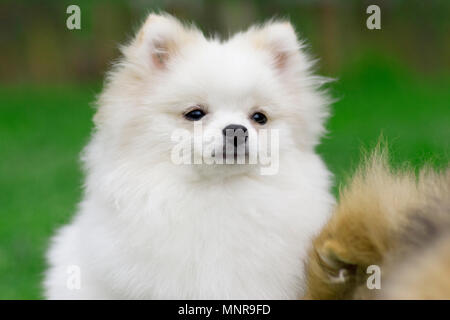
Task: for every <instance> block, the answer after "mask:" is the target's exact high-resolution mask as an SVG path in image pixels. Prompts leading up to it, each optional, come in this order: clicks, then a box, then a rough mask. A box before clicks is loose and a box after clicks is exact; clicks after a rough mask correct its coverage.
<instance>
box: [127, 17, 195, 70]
mask: <svg viewBox="0 0 450 320" xmlns="http://www.w3.org/2000/svg"><path fill="white" fill-rule="evenodd" d="M201 36H202V35H201V33H200V32H199V31H198V30H196V29H194V28H189V27H186V26H184V25H183V24H181V23H180V22H179V21H178V20H177V19H175V18H174V17H172V16H170V15H168V14H164V15H158V14H154V13H152V14H150V15H149V16H148V17H147V19H146V21H145V23H144V25H143V26H142V27H141V29H140V30H139V32H138V34H137V36H136V38H135V40H134V45H133V46H135V47H137V48H138V50H139V51H140V52H141V53H143V54H144V55H147V58H148V59H147V61H148V62H149V65H150V67H152V68H156V69H165V68H167V65H168V63H169V62H170V60H171V59H172V58H173V57H174V56H175V55H177V54H179V53H181V52H182V48H183V46H184V45H186V44H187V43H189V42H192V41H195V40H196V39H198V38H199V37H201Z"/></svg>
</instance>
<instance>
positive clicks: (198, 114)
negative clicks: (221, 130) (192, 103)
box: [184, 109, 206, 121]
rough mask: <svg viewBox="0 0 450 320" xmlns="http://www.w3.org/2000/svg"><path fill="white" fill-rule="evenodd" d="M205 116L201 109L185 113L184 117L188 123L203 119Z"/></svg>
mask: <svg viewBox="0 0 450 320" xmlns="http://www.w3.org/2000/svg"><path fill="white" fill-rule="evenodd" d="M205 115H206V113H205V112H204V111H203V110H202V109H194V110H192V111H189V112H188V113H186V114H185V115H184V117H185V118H186V119H188V120H190V121H197V120H200V119H201V118H203V117H204V116H205Z"/></svg>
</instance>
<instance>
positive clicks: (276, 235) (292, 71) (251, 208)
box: [45, 14, 334, 299]
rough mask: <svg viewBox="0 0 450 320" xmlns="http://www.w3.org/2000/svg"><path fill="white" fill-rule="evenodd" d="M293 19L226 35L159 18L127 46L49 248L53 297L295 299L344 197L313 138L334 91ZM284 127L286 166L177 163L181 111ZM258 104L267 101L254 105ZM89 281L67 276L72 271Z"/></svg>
mask: <svg viewBox="0 0 450 320" xmlns="http://www.w3.org/2000/svg"><path fill="white" fill-rule="evenodd" d="M310 67H311V62H310V61H309V59H308V58H307V56H306V55H305V53H304V52H302V46H301V45H300V44H299V42H298V40H297V37H296V34H295V31H294V30H293V28H292V26H291V25H290V24H289V23H287V22H270V23H267V24H265V25H263V26H261V27H254V28H251V29H249V30H248V31H246V32H243V33H238V34H236V35H235V36H233V37H232V38H231V39H229V40H227V41H225V42H222V41H220V40H218V39H207V38H205V37H204V36H203V35H202V33H200V32H199V31H198V30H196V29H195V28H194V27H187V26H183V25H182V24H181V23H179V22H178V21H177V20H176V19H174V18H172V17H170V16H167V15H155V14H151V15H150V16H149V17H148V19H147V20H146V22H145V24H144V25H143V27H142V28H141V30H140V31H139V33H138V34H137V36H136V37H135V38H134V39H133V40H132V41H131V42H130V43H129V44H128V45H127V46H125V47H124V48H123V58H122V59H121V60H120V61H119V62H118V63H117V64H116V65H115V67H114V68H113V70H112V71H111V72H110V73H109V76H108V80H107V82H106V86H105V88H104V90H103V93H102V94H101V96H100V98H99V101H98V107H99V108H98V112H97V114H96V116H95V118H94V120H95V131H94V133H93V136H92V139H91V141H90V143H89V145H88V146H87V147H86V149H85V152H84V156H83V161H84V165H85V170H86V183H85V193H84V198H83V200H82V202H81V204H80V206H79V210H78V212H77V214H76V216H75V217H74V219H73V221H72V222H71V223H70V224H69V225H67V226H65V227H63V228H61V229H60V230H59V231H58V233H57V234H56V236H55V237H54V238H53V241H52V245H51V247H50V250H49V252H48V262H49V269H48V270H47V272H46V277H45V295H46V297H47V298H50V299H120V298H125V299H140V298H144V299H171V298H176V299H222V298H223V299H229V298H232V299H266V298H268V299H294V298H298V297H300V296H301V295H302V294H303V291H304V275H303V272H304V266H303V263H304V260H305V258H306V255H307V250H308V247H309V245H310V242H311V238H312V236H313V235H315V233H316V232H317V231H318V230H319V229H320V228H321V226H322V225H323V224H324V223H325V221H326V220H327V218H328V216H329V212H330V208H331V206H332V204H333V202H334V199H333V197H332V196H331V194H330V192H329V187H330V174H329V172H328V170H327V169H326V167H325V166H324V164H323V162H322V161H321V159H320V158H319V157H318V156H317V155H316V154H315V152H314V147H315V145H316V144H317V143H318V141H319V138H320V135H321V134H322V132H323V121H324V119H325V118H326V116H327V105H328V100H327V99H326V97H325V96H324V94H323V93H321V92H320V91H319V87H320V85H321V82H322V78H320V77H316V76H313V75H312V74H311V72H310ZM197 104H201V105H203V106H206V107H207V109H208V114H207V116H206V117H205V118H204V119H203V126H204V129H205V130H213V129H220V130H221V129H222V128H223V127H225V126H226V125H228V124H230V123H238V124H242V125H245V126H246V127H247V128H248V129H249V130H253V131H256V130H257V129H258V126H259V125H258V124H254V123H252V122H251V120H250V119H249V114H250V113H251V112H252V111H253V110H256V109H258V110H264V111H265V112H266V114H267V115H268V118H269V121H268V122H267V124H266V125H264V128H267V129H278V130H279V132H280V165H279V172H278V173H277V174H276V175H261V174H260V171H259V170H258V167H259V165H175V164H174V163H173V162H172V161H171V159H170V152H171V149H172V148H173V145H174V142H172V141H171V139H170V137H171V134H172V132H173V131H174V130H175V129H177V128H186V129H188V130H192V128H193V126H192V122H190V121H187V120H186V119H184V118H183V116H182V115H183V112H184V111H185V110H186V109H188V108H189V107H190V106H192V105H197ZM255 108H256V109H255ZM72 265H76V266H79V267H80V270H81V288H80V289H79V290H76V289H75V290H71V289H69V288H68V286H67V282H68V278H69V277H70V274H69V273H68V267H69V266H72Z"/></svg>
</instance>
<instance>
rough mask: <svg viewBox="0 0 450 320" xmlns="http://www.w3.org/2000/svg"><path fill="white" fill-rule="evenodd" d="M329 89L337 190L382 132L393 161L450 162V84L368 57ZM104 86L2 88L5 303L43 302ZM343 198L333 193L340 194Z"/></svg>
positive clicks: (1, 270) (1, 283)
mask: <svg viewBox="0 0 450 320" xmlns="http://www.w3.org/2000/svg"><path fill="white" fill-rule="evenodd" d="M345 70H346V71H345V73H344V74H342V75H341V77H340V79H338V81H337V82H335V83H333V84H331V85H330V90H331V92H332V93H333V96H334V97H336V98H338V99H339V100H338V101H337V102H336V103H335V104H334V106H333V116H332V118H331V119H330V121H329V123H328V129H329V133H328V134H327V136H326V137H325V138H324V139H323V143H322V144H321V146H320V147H319V152H320V153H321V154H322V155H323V157H324V159H325V160H326V162H327V164H328V166H329V168H330V169H331V170H332V172H333V173H334V174H335V177H336V185H338V184H339V183H340V182H341V181H342V178H343V177H344V176H346V175H347V174H348V173H349V172H350V171H351V168H353V167H355V166H356V165H357V163H358V160H359V158H360V150H361V148H362V147H366V148H370V147H372V146H374V145H375V144H376V143H377V141H378V138H379V136H380V134H381V133H382V134H383V136H384V137H385V138H386V139H387V140H388V141H389V144H390V148H391V155H392V160H393V162H394V163H397V164H398V163H403V162H405V161H406V162H409V163H410V164H412V165H414V166H416V167H417V166H420V165H422V164H423V163H424V162H431V163H433V164H434V165H435V166H444V165H446V164H447V163H448V161H449V155H448V150H449V149H448V146H449V145H448V141H449V137H450V132H449V123H450V111H449V107H450V105H449V104H450V90H449V88H450V79H448V78H443V77H440V78H434V79H433V80H430V79H428V80H424V79H423V77H421V76H418V75H415V74H413V73H412V72H411V71H406V69H403V68H402V67H401V66H400V65H398V64H396V63H395V62H393V61H388V60H380V59H376V58H365V60H364V61H359V62H357V63H354V64H353V65H352V66H349V67H348V68H345ZM100 88H101V86H100V85H98V84H96V85H92V86H88V85H83V86H79V85H72V86H69V85H64V86H62V85H61V86H43V85H39V86H20V87H17V86H15V87H2V88H0V155H1V161H0V215H1V223H0V299H37V298H42V290H41V281H42V275H43V271H44V268H45V261H44V253H45V249H46V246H47V245H48V240H49V237H50V236H51V234H52V233H53V232H54V230H55V229H56V227H58V226H60V225H62V224H64V223H65V222H67V221H68V220H69V219H70V217H71V216H72V214H73V213H74V211H75V210H76V205H77V202H78V201H79V199H80V195H81V186H82V175H81V171H80V166H79V160H78V158H79V153H80V151H81V149H82V148H83V146H84V145H85V143H86V142H87V141H88V138H89V134H90V130H91V127H92V121H91V118H92V115H93V108H92V107H91V105H92V102H93V101H94V99H95V95H96V93H98V92H99V90H100ZM335 191H336V188H335Z"/></svg>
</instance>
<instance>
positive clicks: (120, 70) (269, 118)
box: [95, 14, 328, 172]
mask: <svg viewBox="0 0 450 320" xmlns="http://www.w3.org/2000/svg"><path fill="white" fill-rule="evenodd" d="M122 51H123V54H124V57H123V59H122V60H120V61H119V62H118V63H117V64H116V66H115V67H114V68H113V70H112V71H111V72H110V74H109V77H108V80H109V81H107V85H106V88H105V90H104V92H103V94H102V95H101V97H100V99H99V105H100V108H99V111H98V113H97V115H96V117H95V122H96V125H97V128H98V131H99V132H105V137H108V138H107V139H106V140H108V143H110V145H111V146H112V147H114V148H121V149H120V154H123V155H128V156H129V155H134V157H135V159H140V160H142V161H144V162H148V164H149V165H150V164H151V163H153V164H154V163H155V162H159V163H161V162H172V163H176V162H177V161H178V162H179V163H185V162H189V161H191V162H190V163H191V164H195V165H193V166H189V167H191V168H199V167H203V168H204V167H206V166H208V165H209V164H211V163H220V161H216V162H214V161H215V160H219V159H224V158H226V157H228V156H230V155H232V157H231V158H232V160H233V158H234V160H236V156H242V155H243V156H244V161H245V162H246V163H248V162H249V157H250V156H252V157H254V156H255V154H256V159H257V160H256V162H257V164H256V166H255V165H253V166H252V165H250V166H240V167H241V169H239V170H241V171H242V170H249V169H247V168H254V167H258V166H259V165H261V163H260V162H259V161H260V156H261V151H264V152H267V156H269V157H270V156H271V153H273V152H279V153H280V155H279V156H280V158H282V157H283V155H284V154H288V153H289V152H290V151H292V150H302V151H304V152H310V151H311V150H313V148H314V146H315V145H316V144H317V142H318V139H319V138H320V135H321V134H322V132H323V121H324V118H325V117H326V115H327V108H326V107H327V104H328V101H327V98H326V96H324V95H323V94H322V93H320V92H319V87H320V85H321V84H322V83H323V79H322V78H320V77H316V76H312V75H311V72H310V68H311V62H310V60H309V59H308V58H307V56H306V55H305V54H304V53H303V51H302V45H301V44H300V43H299V41H298V40H297V36H296V34H295V31H294V29H293V27H292V26H291V24H290V23H288V22H269V23H267V24H265V25H263V26H260V27H252V28H250V29H249V30H247V31H246V32H242V33H238V34H236V35H234V36H233V37H231V38H230V39H229V40H227V41H225V42H223V41H220V40H218V39H215V38H212V39H207V38H206V37H204V35H203V34H202V33H201V32H200V31H199V30H197V29H196V28H194V27H193V26H185V25H183V24H181V23H180V22H179V21H177V20H176V19H175V18H173V17H171V16H168V15H155V14H150V16H149V17H148V18H147V20H146V22H145V23H144V25H143V26H142V27H141V29H140V30H139V32H138V33H137V35H136V37H135V38H134V39H133V40H132V41H131V42H130V43H129V44H128V45H127V46H124V47H123V49H122ZM262 131H265V133H262V134H261V132H262ZM274 132H275V134H274ZM262 136H264V143H262V138H261V137H262ZM274 139H276V140H277V141H273V140H274ZM274 143H275V144H274ZM263 145H265V146H267V148H265V149H267V150H261V149H264V147H263ZM191 151H192V152H191ZM190 152H191V153H190ZM188 159H189V160H188ZM252 159H253V161H254V160H255V158H252ZM241 160H242V159H241ZM272 160H273V159H272ZM223 162H224V163H229V162H227V160H226V159H224V161H223ZM236 162H237V160H236ZM200 163H201V164H203V165H201V166H199V165H198V164H200ZM205 164H206V166H205ZM264 165H268V164H267V163H266V164H264ZM210 167H214V168H217V166H210ZM222 167H227V168H229V167H230V166H222ZM233 167H236V166H233ZM242 168H243V169H242ZM186 170H190V169H186ZM192 170H194V171H195V170H199V169H192ZM229 170H236V169H225V170H222V171H225V172H230V171H229ZM214 171H216V172H217V170H214Z"/></svg>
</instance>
